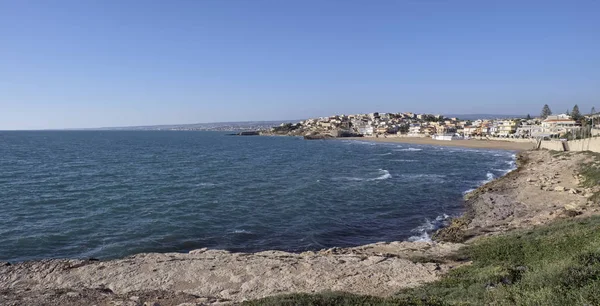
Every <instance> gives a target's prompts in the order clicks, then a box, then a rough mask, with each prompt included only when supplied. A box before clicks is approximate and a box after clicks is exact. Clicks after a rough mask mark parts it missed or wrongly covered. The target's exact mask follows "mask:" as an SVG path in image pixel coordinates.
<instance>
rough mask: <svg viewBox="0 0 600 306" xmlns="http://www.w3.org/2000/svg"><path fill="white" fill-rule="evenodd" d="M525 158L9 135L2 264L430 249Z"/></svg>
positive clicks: (452, 151)
mask: <svg viewBox="0 0 600 306" xmlns="http://www.w3.org/2000/svg"><path fill="white" fill-rule="evenodd" d="M514 166H515V164H514V152H511V151H498V150H486V149H462V148H458V147H434V146H426V145H414V144H394V143H372V142H363V141H354V140H352V141H346V140H332V141H305V140H302V139H300V138H295V137H232V136H226V135H225V133H218V132H166V131H164V132H157V131H152V132H128V131H68V132H67V131H64V132H63V131H61V132H50V131H48V132H0V219H1V220H3V222H1V223H0V245H1V246H2V247H0V260H5V261H23V260H32V259H42V258H58V257H60V258H65V257H66V258H84V257H96V258H102V259H108V258H118V257H123V256H127V255H131V254H136V253H140V252H185V251H189V250H192V249H197V248H202V247H208V248H217V249H227V250H231V251H244V252H251V251H261V250H271V249H275V250H286V251H297V252H299V251H305V250H317V249H322V248H328V247H334V246H336V247H346V246H356V245H362V244H367V243H373V242H378V241H395V240H407V239H409V240H426V239H428V234H429V233H430V232H431V231H433V230H435V229H436V228H438V227H439V226H441V225H442V224H443V222H444V221H445V220H446V219H447V218H448V216H453V215H458V214H460V213H461V212H462V209H463V206H462V197H463V193H464V192H466V191H468V190H470V189H473V188H476V187H477V186H479V185H481V184H482V183H484V182H485V181H488V180H490V179H493V178H496V177H499V176H501V175H503V174H505V173H507V172H508V171H510V170H511V169H513V168H514Z"/></svg>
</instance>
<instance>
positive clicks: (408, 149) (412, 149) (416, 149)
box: [394, 148, 423, 152]
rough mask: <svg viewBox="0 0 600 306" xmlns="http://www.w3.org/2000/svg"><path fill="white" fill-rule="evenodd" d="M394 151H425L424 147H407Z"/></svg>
mask: <svg viewBox="0 0 600 306" xmlns="http://www.w3.org/2000/svg"><path fill="white" fill-rule="evenodd" d="M394 151H399V152H416V151H423V149H418V148H406V149H400V150H394Z"/></svg>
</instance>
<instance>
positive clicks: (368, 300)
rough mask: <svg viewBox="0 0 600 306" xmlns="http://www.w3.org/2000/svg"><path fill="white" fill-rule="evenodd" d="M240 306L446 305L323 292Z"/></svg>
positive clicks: (430, 301)
mask: <svg viewBox="0 0 600 306" xmlns="http://www.w3.org/2000/svg"><path fill="white" fill-rule="evenodd" d="M242 305H248V306H251V305H252V306H254V305H256V306H259V305H260V306H280V305H282V306H292V305H293V306H296V305H311V306H329V305H331V306H338V305H348V306H350V305H377V306H388V305H389V306H392V305H407V306H408V305H415V306H416V305H423V306H437V305H440V306H442V305H447V304H445V303H443V302H441V301H436V300H433V299H431V300H426V301H423V300H418V299H406V298H400V297H389V298H381V297H374V296H368V295H356V294H350V293H345V292H323V293H319V294H308V293H298V294H286V295H279V296H272V297H267V298H264V299H260V300H255V301H249V302H245V303H243V304H242Z"/></svg>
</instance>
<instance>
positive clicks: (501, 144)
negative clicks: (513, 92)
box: [343, 137, 534, 151]
mask: <svg viewBox="0 0 600 306" xmlns="http://www.w3.org/2000/svg"><path fill="white" fill-rule="evenodd" d="M343 139H351V140H361V141H373V142H391V143H411V144H421V145H433V146H448V147H464V148H478V149H496V150H514V151H525V150H531V149H533V147H534V143H533V142H512V141H502V140H476V139H470V140H451V141H444V140H434V139H431V138H425V137H423V138H418V137H386V138H383V137H378V138H375V137H350V138H343Z"/></svg>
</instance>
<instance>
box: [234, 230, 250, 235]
mask: <svg viewBox="0 0 600 306" xmlns="http://www.w3.org/2000/svg"><path fill="white" fill-rule="evenodd" d="M231 233H232V234H252V232H251V231H247V230H244V229H241V230H234V231H232V232H231Z"/></svg>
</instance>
